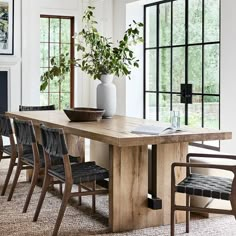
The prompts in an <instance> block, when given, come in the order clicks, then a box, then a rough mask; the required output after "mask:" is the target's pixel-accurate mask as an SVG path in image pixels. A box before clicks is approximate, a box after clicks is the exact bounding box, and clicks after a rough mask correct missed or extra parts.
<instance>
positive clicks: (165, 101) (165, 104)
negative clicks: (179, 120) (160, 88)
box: [159, 93, 170, 123]
mask: <svg viewBox="0 0 236 236" xmlns="http://www.w3.org/2000/svg"><path fill="white" fill-rule="evenodd" d="M159 121H162V122H168V123H169V122H170V95H169V94H165V93H160V95H159Z"/></svg>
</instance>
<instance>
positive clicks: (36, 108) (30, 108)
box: [19, 105, 55, 111]
mask: <svg viewBox="0 0 236 236" xmlns="http://www.w3.org/2000/svg"><path fill="white" fill-rule="evenodd" d="M44 110H55V105H47V106H23V105H19V111H44Z"/></svg>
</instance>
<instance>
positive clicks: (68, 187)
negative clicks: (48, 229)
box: [52, 183, 72, 236]
mask: <svg viewBox="0 0 236 236" xmlns="http://www.w3.org/2000/svg"><path fill="white" fill-rule="evenodd" d="M71 189H72V184H67V183H65V189H64V194H63V198H62V203H61V207H60V210H59V213H58V216H57V221H56V224H55V227H54V230H53V234H52V236H56V235H57V233H58V230H59V228H60V225H61V222H62V218H63V216H64V213H65V210H66V206H67V202H68V200H69V199H70V196H71Z"/></svg>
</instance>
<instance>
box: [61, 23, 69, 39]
mask: <svg viewBox="0 0 236 236" xmlns="http://www.w3.org/2000/svg"><path fill="white" fill-rule="evenodd" d="M61 42H62V43H70V19H61Z"/></svg>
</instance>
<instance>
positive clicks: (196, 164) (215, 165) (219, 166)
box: [171, 162, 236, 173]
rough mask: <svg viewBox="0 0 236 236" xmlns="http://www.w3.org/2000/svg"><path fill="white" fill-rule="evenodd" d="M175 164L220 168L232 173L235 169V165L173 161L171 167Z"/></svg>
mask: <svg viewBox="0 0 236 236" xmlns="http://www.w3.org/2000/svg"><path fill="white" fill-rule="evenodd" d="M176 166H179V167H199V168H211V169H221V170H228V171H232V172H233V173H234V172H235V171H236V166H235V165H220V164H200V163H183V162H174V163H172V166H171V167H172V168H175V167H176Z"/></svg>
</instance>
